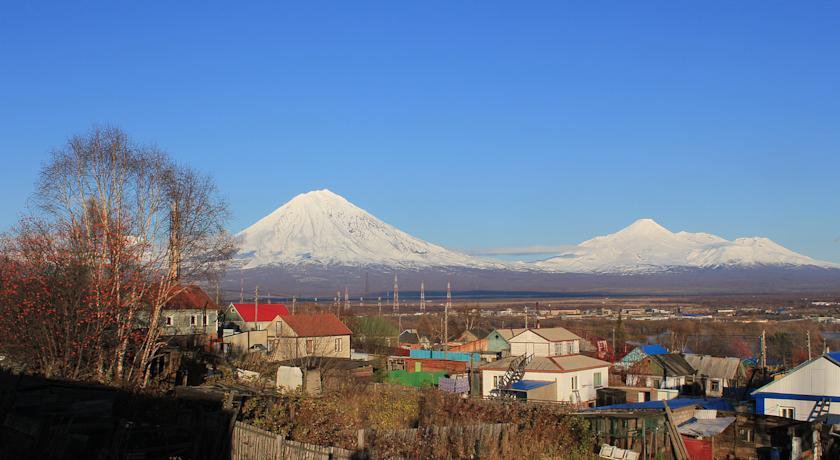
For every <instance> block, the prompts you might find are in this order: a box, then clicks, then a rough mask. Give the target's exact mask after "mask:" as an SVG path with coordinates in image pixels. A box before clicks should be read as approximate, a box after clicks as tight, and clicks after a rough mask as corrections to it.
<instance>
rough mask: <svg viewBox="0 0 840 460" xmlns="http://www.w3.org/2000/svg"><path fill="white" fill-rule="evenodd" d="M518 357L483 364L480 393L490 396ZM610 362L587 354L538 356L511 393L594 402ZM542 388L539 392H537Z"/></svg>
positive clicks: (557, 400)
mask: <svg viewBox="0 0 840 460" xmlns="http://www.w3.org/2000/svg"><path fill="white" fill-rule="evenodd" d="M518 358H519V357H516V356H511V357H507V358H502V359H500V360H498V361H493V362H490V363H487V364H483V365H482V366H480V370H481V393H482V395H484V396H490V395H491V391H492V390H494V389H496V388H498V387H499V383H500V379H501V378H502V376H504V375H505V374H506V373H507V372H508V370H509V369H510V367H511V364H512V362H513V361H514V360H516V359H518ZM609 367H610V364H609V363H607V362H605V361H601V360H599V359H595V358H592V357H589V356H585V355H566V356H536V357H533V358H531V359H529V360H528V361H527V363H526V364H525V365H524V367H523V369H522V370H523V374H522V378H521V379H520V380H519V381H517V382H515V383H513V385H512V386H511V388H510V389H509V390H506V391H507V392H508V393H517V392H518V393H520V394H521V395H514V396H517V397H522V398H526V399H535V400H542V401H554V402H570V403H575V404H581V405H593V404H594V402H595V400H596V398H597V390H598V388H601V387H604V386H606V385H607V376H608V375H607V374H608V372H609ZM537 389H539V393H538V394H537V393H536V391H537Z"/></svg>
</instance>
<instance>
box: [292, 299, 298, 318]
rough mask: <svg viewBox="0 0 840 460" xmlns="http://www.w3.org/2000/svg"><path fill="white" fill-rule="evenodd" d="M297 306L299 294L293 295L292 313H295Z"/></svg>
mask: <svg viewBox="0 0 840 460" xmlns="http://www.w3.org/2000/svg"><path fill="white" fill-rule="evenodd" d="M296 306H297V296H296V295H293V296H292V314H293V315H294V314H295V307H296Z"/></svg>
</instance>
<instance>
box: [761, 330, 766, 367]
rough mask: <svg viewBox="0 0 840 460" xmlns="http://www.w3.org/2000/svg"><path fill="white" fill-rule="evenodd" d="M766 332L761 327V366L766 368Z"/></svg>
mask: <svg viewBox="0 0 840 460" xmlns="http://www.w3.org/2000/svg"><path fill="white" fill-rule="evenodd" d="M766 334H767V332H766V331H765V330H764V329H762V330H761V363H760V365H761V368H762V369H767V336H766Z"/></svg>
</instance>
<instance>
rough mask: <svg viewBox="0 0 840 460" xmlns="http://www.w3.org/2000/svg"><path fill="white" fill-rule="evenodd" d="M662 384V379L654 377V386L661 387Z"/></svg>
mask: <svg viewBox="0 0 840 460" xmlns="http://www.w3.org/2000/svg"><path fill="white" fill-rule="evenodd" d="M661 386H662V380H659V379H653V388H660V387H661Z"/></svg>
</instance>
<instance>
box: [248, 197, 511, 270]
mask: <svg viewBox="0 0 840 460" xmlns="http://www.w3.org/2000/svg"><path fill="white" fill-rule="evenodd" d="M236 237H237V239H238V240H239V243H240V252H239V255H238V259H240V261H241V262H242V267H243V268H255V267H261V266H267V265H300V264H319V265H345V266H360V265H383V266H389V267H405V268H425V267H476V268H493V267H496V266H501V264H497V263H494V262H487V261H483V260H481V259H478V258H475V257H471V256H468V255H466V254H462V253H460V252H456V251H451V250H448V249H446V248H443V247H441V246H437V245H434V244H431V243H428V242H426V241H423V240H421V239H419V238H415V237H413V236H411V235H409V234H407V233H405V232H403V231H401V230H399V229H397V228H395V227H393V226H391V225H388V224H386V223H385V222H382V221H381V220H379V219H377V218H376V217H374V216H372V215H371V214H369V213H368V212H367V211H365V210H363V209H361V208H359V207H357V206H355V205H354V204H352V203H350V202H349V201H347V200H346V199H344V198H343V197H341V196H339V195H337V194H335V193H333V192H331V191H329V190H326V189H324V190H316V191H312V192H309V193H303V194H300V195H298V196H296V197H294V198H293V199H292V200H291V201H289V202H287V203H286V204H284V205H283V206H281V207H280V208H278V209H277V210H275V211H274V212H272V213H271V214H269V215H267V216H266V217H264V218H262V219H260V220H259V221H258V222H256V223H255V224H253V225H251V226H250V227H248V228H246V229H245V230H243V231H241V232H240V233H239V234H237V235H236Z"/></svg>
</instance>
